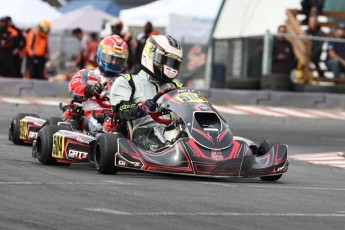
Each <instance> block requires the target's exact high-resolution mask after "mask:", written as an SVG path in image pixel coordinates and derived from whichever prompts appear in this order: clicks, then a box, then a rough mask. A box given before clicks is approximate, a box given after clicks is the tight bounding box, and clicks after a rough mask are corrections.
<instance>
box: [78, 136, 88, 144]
mask: <svg viewBox="0 0 345 230" xmlns="http://www.w3.org/2000/svg"><path fill="white" fill-rule="evenodd" d="M76 140H77V141H78V142H80V143H84V144H87V145H88V144H90V141H87V140H85V139H83V138H81V137H77V138H76Z"/></svg>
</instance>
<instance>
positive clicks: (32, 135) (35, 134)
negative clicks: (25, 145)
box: [29, 131, 38, 140]
mask: <svg viewBox="0 0 345 230" xmlns="http://www.w3.org/2000/svg"><path fill="white" fill-rule="evenodd" d="M37 135H38V132H32V131H31V132H29V139H34V140H36V139H37Z"/></svg>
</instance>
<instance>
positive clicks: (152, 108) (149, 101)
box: [144, 99, 158, 112]
mask: <svg viewBox="0 0 345 230" xmlns="http://www.w3.org/2000/svg"><path fill="white" fill-rule="evenodd" d="M144 104H145V106H146V107H147V110H148V111H150V112H154V111H156V109H157V107H158V104H157V102H155V101H153V100H152V99H147V100H146V101H145V103H144Z"/></svg>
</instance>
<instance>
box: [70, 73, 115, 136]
mask: <svg viewBox="0 0 345 230" xmlns="http://www.w3.org/2000/svg"><path fill="white" fill-rule="evenodd" d="M112 82H113V80H110V79H109V78H107V77H105V76H103V75H102V74H101V72H100V71H99V69H98V68H95V69H89V70H87V69H82V70H79V71H78V72H76V73H75V74H74V76H73V77H72V79H71V81H70V83H69V91H70V94H71V95H72V96H73V98H74V99H75V100H77V101H82V105H83V107H84V112H85V123H86V125H88V124H87V123H88V121H90V122H95V119H93V120H94V121H92V119H88V118H89V117H90V115H91V114H92V111H95V114H96V115H98V114H99V113H102V112H111V105H110V101H109V100H105V99H106V98H107V95H108V94H109V92H110V88H111V85H112ZM96 83H102V84H104V83H106V86H105V89H104V90H103V92H102V93H101V95H100V96H99V97H98V98H95V97H92V98H86V97H85V93H84V90H85V87H86V85H92V84H96ZM88 127H91V126H90V125H89V126H88ZM90 131H91V130H90Z"/></svg>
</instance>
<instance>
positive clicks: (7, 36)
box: [0, 17, 18, 77]
mask: <svg viewBox="0 0 345 230" xmlns="http://www.w3.org/2000/svg"><path fill="white" fill-rule="evenodd" d="M16 47H18V39H17V32H16V31H15V30H14V29H13V28H12V27H10V26H9V21H8V17H2V18H1V19H0V76H4V77H13V76H14V69H13V66H14V64H13V53H14V52H16V51H15V50H16Z"/></svg>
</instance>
